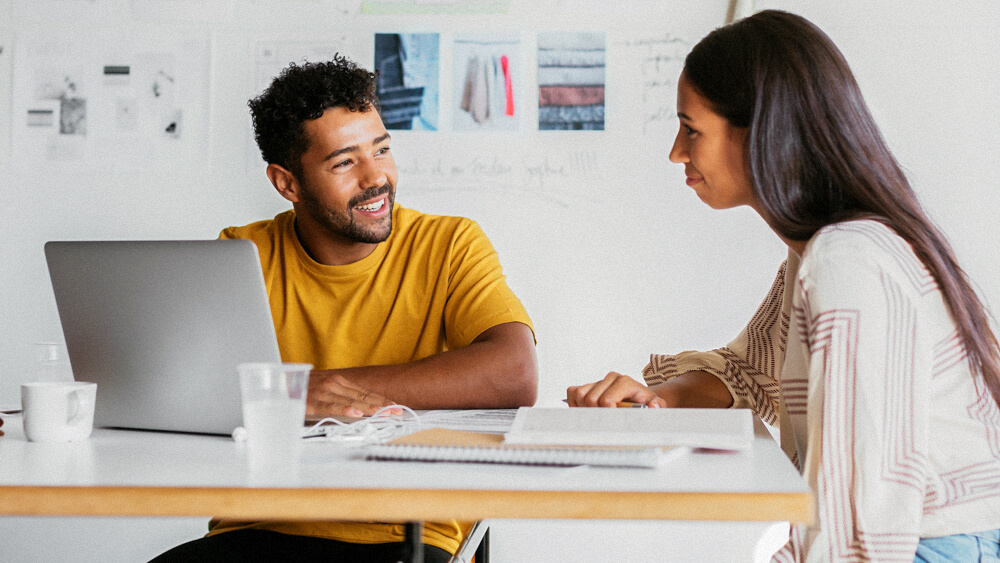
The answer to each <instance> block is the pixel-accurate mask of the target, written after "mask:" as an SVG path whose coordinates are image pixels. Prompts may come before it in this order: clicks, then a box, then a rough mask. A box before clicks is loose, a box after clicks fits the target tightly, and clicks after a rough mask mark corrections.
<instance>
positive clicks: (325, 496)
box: [0, 485, 811, 523]
mask: <svg viewBox="0 0 1000 563" xmlns="http://www.w3.org/2000/svg"><path fill="white" fill-rule="evenodd" d="M0 514H3V515H9V516H13V515H21V516H216V517H224V518H232V519H242V520H265V519H266V520H382V521H400V522H404V521H416V520H447V519H452V518H454V519H457V520H482V519H486V518H528V519H600V520H712V521H789V522H792V523H806V522H809V519H810V516H811V497H810V495H809V493H807V492H753V493H749V492H631V491H627V492H617V491H609V492H593V491H531V490H481V489H476V490H463V489H457V490H453V489H448V490H432V489H350V488H341V489H337V488H291V489H289V488H266V487H264V488H243V487H149V486H99V487H95V486H30V485H18V486H0Z"/></svg>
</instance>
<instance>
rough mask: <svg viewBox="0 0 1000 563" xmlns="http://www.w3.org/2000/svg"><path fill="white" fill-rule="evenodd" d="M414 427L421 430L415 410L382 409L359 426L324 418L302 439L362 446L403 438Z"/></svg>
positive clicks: (399, 408) (408, 408)
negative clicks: (400, 411) (324, 440)
mask: <svg viewBox="0 0 1000 563" xmlns="http://www.w3.org/2000/svg"><path fill="white" fill-rule="evenodd" d="M394 410H402V411H403V413H402V414H394V413H393V412H392V411H394ZM407 415H408V416H407ZM328 423H332V424H328ZM414 426H415V427H416V428H420V417H419V416H418V415H417V413H415V412H413V409H411V408H410V407H407V406H405V405H389V406H387V407H382V408H381V409H379V410H378V411H376V412H375V414H373V415H372V416H370V417H368V418H365V419H362V420H358V421H356V422H351V423H347V422H343V421H340V420H337V419H335V418H324V419H322V420H320V421H319V422H317V423H316V424H314V425H312V426H310V427H309V428H306V429H304V430H303V431H302V437H303V438H318V437H323V438H325V439H326V441H327V442H336V443H342V444H359V445H361V444H371V443H377V442H384V441H386V440H390V439H392V438H395V437H398V436H402V435H403V434H407V433H409V431H410V429H411V428H413V427H414Z"/></svg>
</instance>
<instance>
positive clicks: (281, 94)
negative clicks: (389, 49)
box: [247, 53, 380, 176]
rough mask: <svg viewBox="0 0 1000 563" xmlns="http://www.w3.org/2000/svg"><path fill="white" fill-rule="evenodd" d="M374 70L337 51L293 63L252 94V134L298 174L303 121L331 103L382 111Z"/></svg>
mask: <svg viewBox="0 0 1000 563" xmlns="http://www.w3.org/2000/svg"><path fill="white" fill-rule="evenodd" d="M377 76H378V74H377V71H376V72H369V71H367V70H365V69H363V68H361V67H359V66H358V65H357V64H355V63H354V62H353V61H351V60H349V59H347V58H346V57H343V56H341V55H340V54H339V53H338V54H335V55H334V56H333V60H331V61H327V62H322V63H310V62H303V63H302V64H296V63H291V64H290V65H289V66H288V67H287V68H285V69H284V70H282V71H281V73H280V74H279V75H278V77H277V78H275V79H274V81H273V82H271V85H270V86H268V87H267V90H264V93H263V94H261V95H260V96H258V97H256V98H253V99H252V100H250V101H249V102H248V103H247V105H249V106H250V116H251V117H252V118H253V130H254V138H255V139H256V140H257V146H258V147H260V154H261V156H263V157H264V160H265V161H266V162H267V163H268V164H279V165H281V166H284V167H285V168H287V169H289V170H290V171H291V172H292V173H293V174H295V175H296V176H300V175H301V172H302V166H301V160H300V159H301V158H302V155H303V154H304V153H305V152H306V151H307V150H309V139H308V137H307V136H306V134H305V130H304V129H303V127H302V124H303V123H304V122H306V121H308V120H311V119H317V118H319V117H320V116H322V115H323V112H324V111H326V110H327V109H329V108H334V107H346V108H347V109H349V110H351V111H368V110H370V109H372V108H374V109H375V110H376V111H380V106H379V101H378V97H377V96H376V94H375V79H376V77H377Z"/></svg>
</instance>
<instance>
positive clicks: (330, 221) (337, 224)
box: [302, 182, 396, 243]
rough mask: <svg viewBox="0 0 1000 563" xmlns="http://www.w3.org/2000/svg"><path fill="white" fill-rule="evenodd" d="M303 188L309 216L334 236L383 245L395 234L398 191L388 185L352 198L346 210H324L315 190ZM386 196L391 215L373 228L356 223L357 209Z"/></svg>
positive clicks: (326, 208)
mask: <svg viewBox="0 0 1000 563" xmlns="http://www.w3.org/2000/svg"><path fill="white" fill-rule="evenodd" d="M302 188H303V189H302V203H303V204H304V205H305V208H306V210H307V211H308V212H309V215H311V216H312V218H313V220H315V221H316V222H317V223H319V224H320V225H322V226H323V227H324V228H325V229H326V230H327V231H329V232H330V233H331V234H335V235H340V236H341V237H344V238H346V239H348V240H352V241H354V242H363V243H379V242H382V241H384V240H385V239H387V238H389V235H390V234H391V233H392V205H393V202H394V201H395V200H396V193H395V192H396V191H395V190H394V189H393V186H392V185H391V184H389V183H388V182H386V183H385V184H383V185H381V186H378V187H373V188H368V189H367V190H365V191H364V192H363V193H361V194H360V195H358V196H356V197H353V198H351V200H350V202H348V204H347V209H345V210H336V209H331V208H329V207H324V206H323V205H322V204H321V203H320V202H319V200H317V199H316V198H315V197H314V196H313V193H312V190H310V189H309V188H308V187H307V186H305V185H303V186H302ZM383 194H385V195H386V196H387V197H386V198H385V205H387V206H388V207H389V212H388V213H387V214H386V215H385V216H384V217H383V218H382V221H380V222H379V223H378V224H377V225H374V226H370V227H369V226H363V225H358V224H357V223H355V222H354V206H356V205H359V204H361V203H362V202H365V201H368V200H371V199H373V198H376V197H378V196H380V195H383Z"/></svg>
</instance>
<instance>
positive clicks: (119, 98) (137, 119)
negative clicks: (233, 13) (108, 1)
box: [11, 32, 210, 173]
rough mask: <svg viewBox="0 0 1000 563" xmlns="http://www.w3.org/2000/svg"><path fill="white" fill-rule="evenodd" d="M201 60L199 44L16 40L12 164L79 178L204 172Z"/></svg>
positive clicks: (204, 66) (201, 40) (205, 89)
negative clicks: (190, 169) (172, 168)
mask: <svg viewBox="0 0 1000 563" xmlns="http://www.w3.org/2000/svg"><path fill="white" fill-rule="evenodd" d="M209 60H210V56H209V41H208V38H207V36H205V35H186V36H185V35H180V34H173V35H171V36H170V37H167V36H166V35H164V36H163V37H155V36H150V35H149V34H143V35H142V36H139V35H138V34H132V33H100V32H98V33H96V34H89V35H87V36H71V35H57V36H56V35H52V36H50V35H48V34H46V33H44V32H34V33H25V34H22V35H21V36H19V38H18V42H17V49H16V50H15V55H14V92H13V104H12V118H11V122H12V123H11V130H12V133H13V135H12V143H11V151H12V156H13V157H14V158H13V162H14V163H15V165H16V166H21V167H23V168H24V169H25V170H35V171H37V170H45V169H50V170H62V171H70V170H72V171H74V172H77V173H79V172H129V171H137V170H148V169H157V168H160V167H163V166H167V165H169V164H170V163H176V162H180V161H182V162H190V163H199V162H204V155H205V154H206V152H207V139H208V134H207V133H208V132H207V124H208V96H209Z"/></svg>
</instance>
